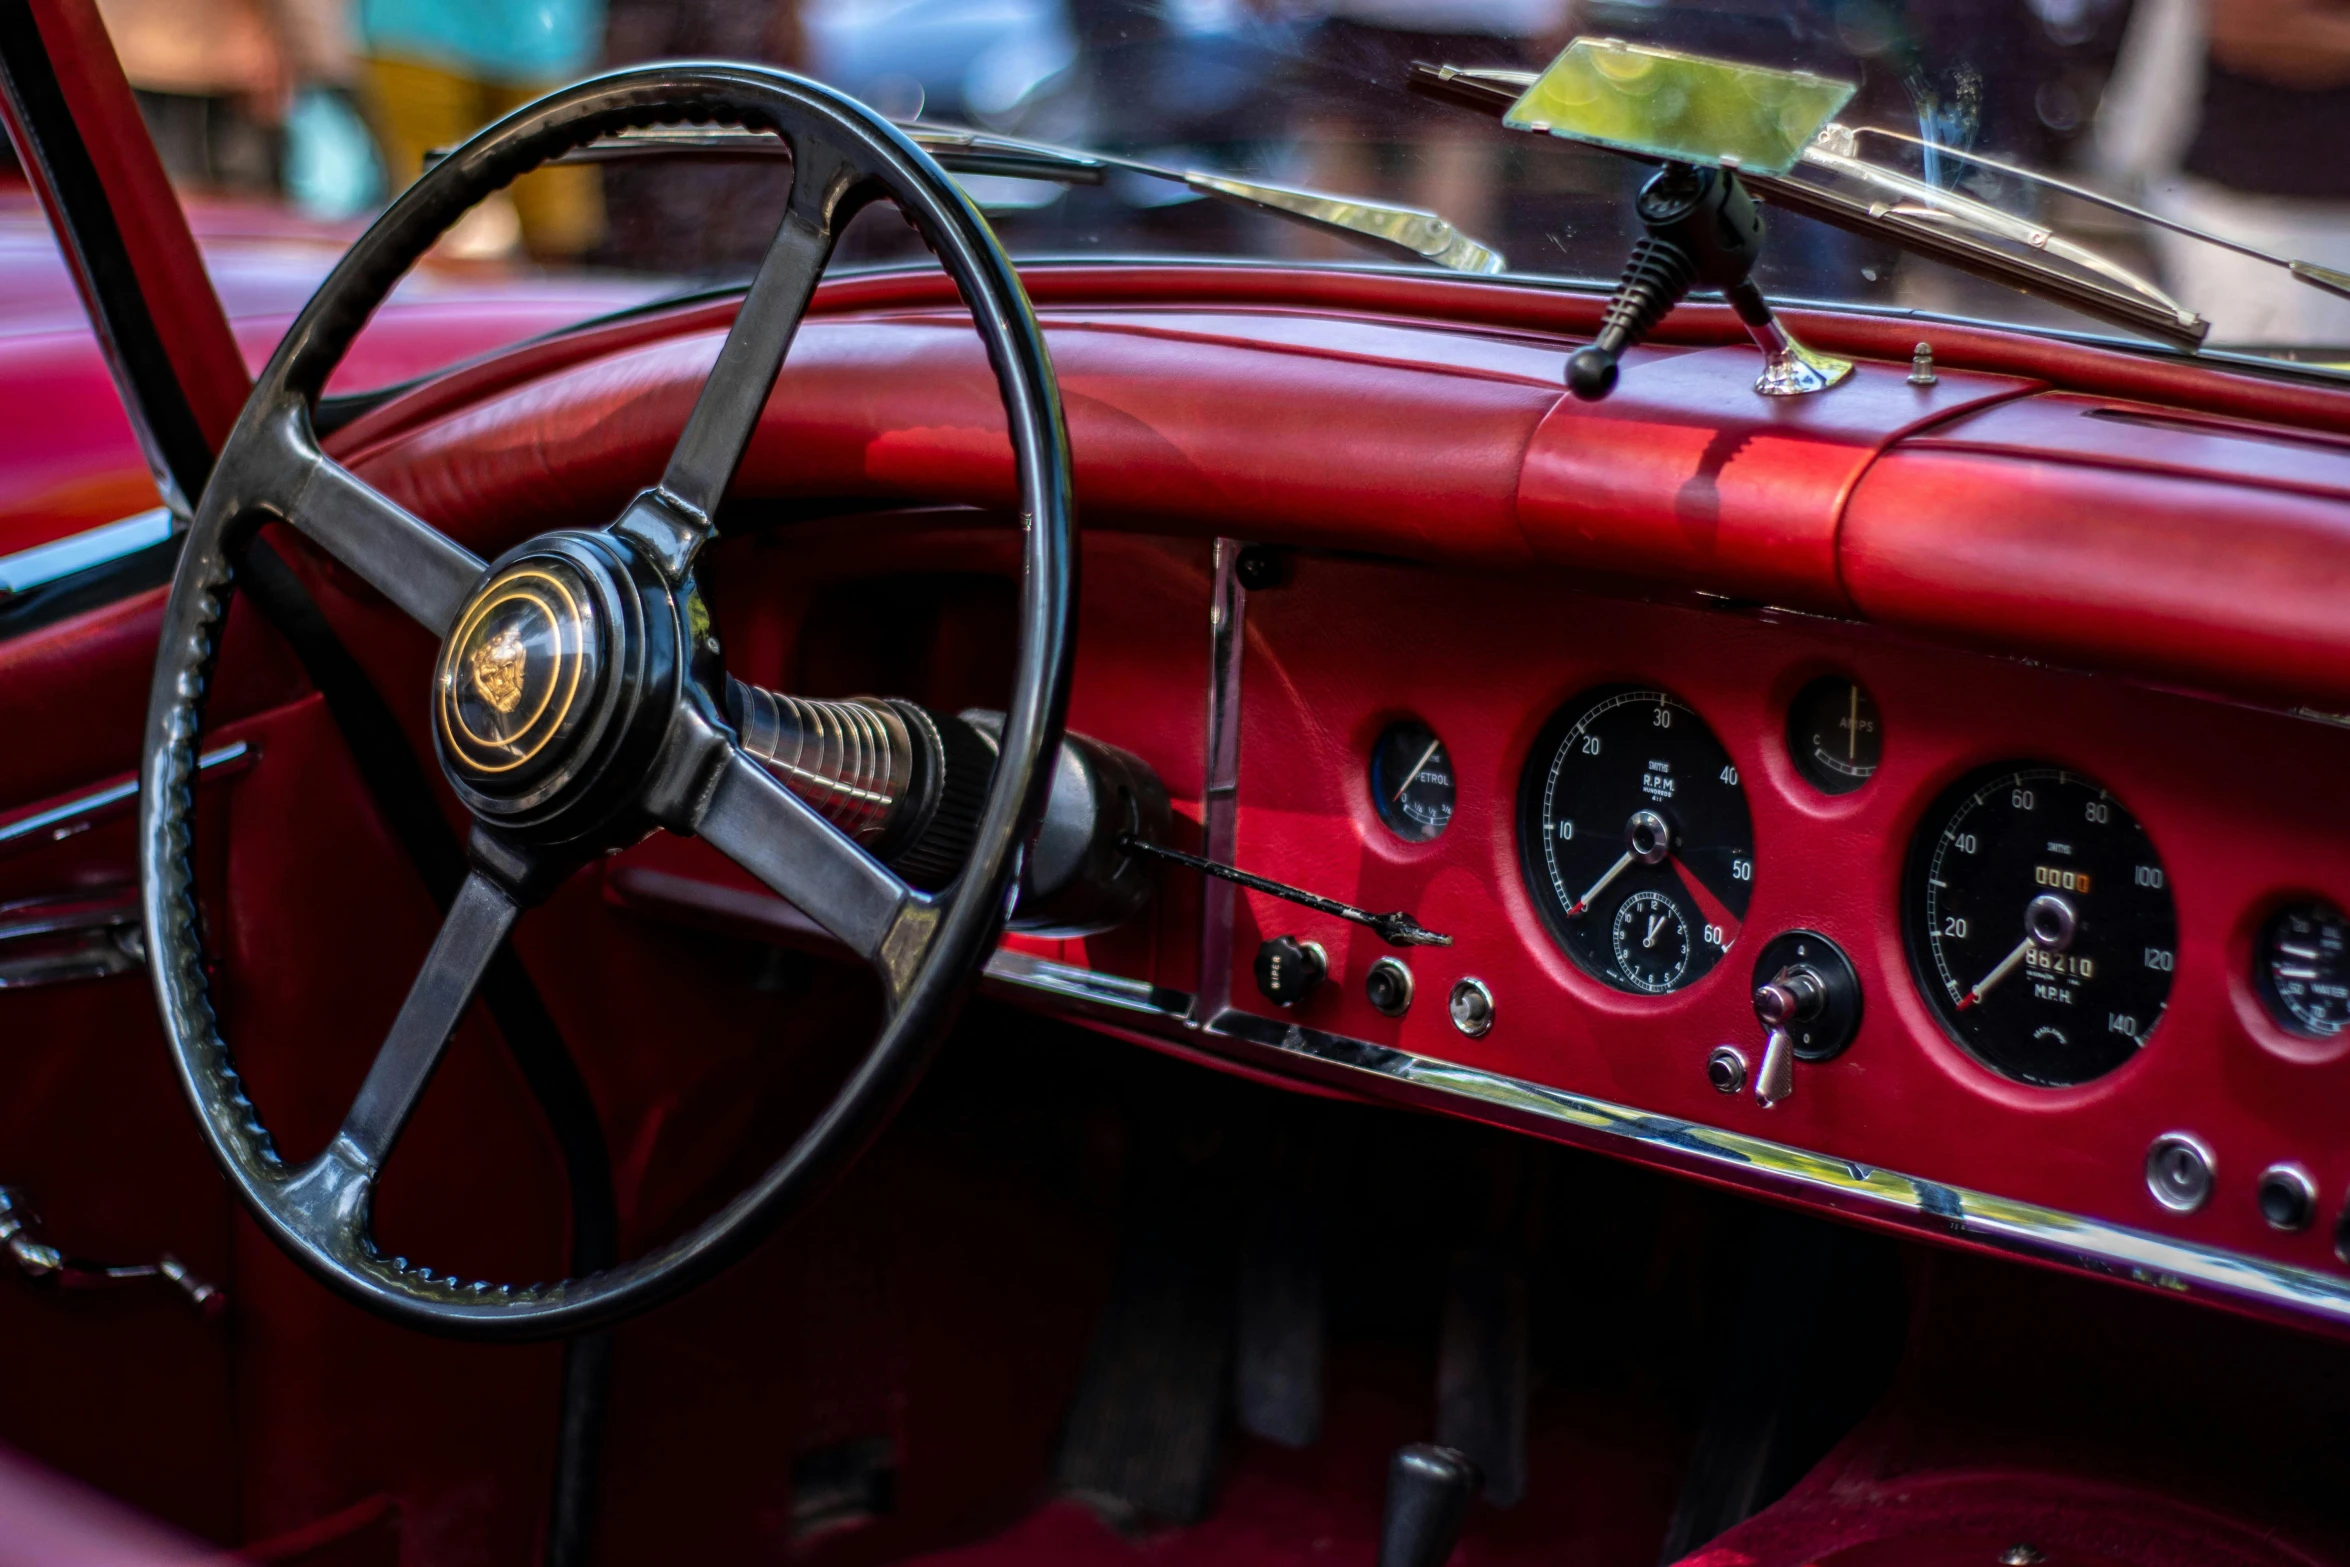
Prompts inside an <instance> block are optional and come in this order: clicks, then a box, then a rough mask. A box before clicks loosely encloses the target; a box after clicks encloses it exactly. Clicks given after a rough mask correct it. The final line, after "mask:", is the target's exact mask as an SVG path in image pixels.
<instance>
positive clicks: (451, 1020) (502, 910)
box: [335, 871, 521, 1174]
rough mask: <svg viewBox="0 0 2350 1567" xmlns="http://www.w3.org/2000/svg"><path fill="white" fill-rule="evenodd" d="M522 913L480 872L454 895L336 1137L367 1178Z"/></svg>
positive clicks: (396, 1135)
mask: <svg viewBox="0 0 2350 1567" xmlns="http://www.w3.org/2000/svg"><path fill="white" fill-rule="evenodd" d="M520 912H521V911H520V909H519V908H518V907H517V906H516V904H515V902H514V900H513V899H512V898H510V897H508V896H507V895H506V892H505V890H504V889H503V888H501V887H499V886H498V885H497V883H495V882H493V881H491V880H490V879H489V878H488V877H486V876H484V875H482V874H481V873H480V872H479V871H475V872H474V873H473V874H471V875H469V876H467V877H466V878H465V885H464V886H462V887H460V888H458V889H457V897H456V900H455V901H454V902H452V903H451V904H450V905H449V914H448V918H446V919H444V920H442V921H441V931H440V934H439V935H438V936H436V937H434V938H433V944H432V951H431V952H430V953H428V954H426V956H425V960H424V967H423V968H422V969H421V970H419V971H418V972H417V975H416V982H415V983H414V984H413V985H411V986H409V987H408V999H407V1000H406V1001H404V1002H402V1003H401V1004H400V1015H399V1016H398V1017H396V1018H394V1019H393V1020H392V1031H391V1032H390V1033H389V1034H388V1035H386V1036H385V1037H384V1042H383V1048H382V1049H380V1050H378V1051H377V1052H376V1054H375V1064H374V1065H372V1066H370V1067H369V1068H368V1069H367V1080H366V1081H365V1082H363V1083H361V1084H360V1085H359V1095H358V1097H357V1098H355V1099H353V1100H352V1101H351V1110H350V1113H349V1114H348V1115H345V1116H344V1117H343V1129H342V1130H341V1131H340V1132H338V1133H336V1134H335V1141H336V1143H337V1144H339V1145H341V1147H342V1149H343V1151H344V1152H345V1153H346V1154H347V1155H348V1156H350V1157H351V1159H352V1160H353V1161H354V1162H356V1163H357V1164H359V1165H360V1166H361V1167H362V1168H364V1169H366V1170H367V1171H368V1172H370V1173H371V1174H372V1173H373V1172H374V1171H376V1170H378V1169H380V1168H382V1165H383V1161H384V1159H385V1157H386V1156H387V1155H388V1154H390V1153H391V1151H392V1144H394V1143H395V1142H397V1141H399V1137H400V1129H401V1128H402V1127H403V1126H405V1125H407V1124H408V1115H409V1112H410V1111H412V1110H414V1109H415V1108H416V1101H417V1100H418V1098H420V1097H421V1096H422V1095H423V1093H424V1085H425V1084H426V1083H427V1082H429V1081H431V1079H432V1074H433V1069H434V1068H435V1067H437V1066H439V1065H440V1063H441V1052H442V1051H443V1050H445V1049H447V1048H448V1043H449V1035H450V1033H451V1032H452V1031H454V1030H455V1028H456V1027H457V1020H458V1019H459V1018H460V1017H463V1016H464V1015H465V1009H466V1007H467V1006H468V1005H470V1004H471V1003H472V1001H473V992H474V990H475V988H476V987H478V986H479V985H480V984H481V977H482V975H483V974H484V973H486V972H488V970H489V966H490V960H491V959H492V958H494V957H496V956H497V955H498V944H499V943H500V942H503V941H504V940H505V939H506V933H507V932H508V931H510V930H512V929H513V928H514V920H515V917H516V915H517V914H519V913H520Z"/></svg>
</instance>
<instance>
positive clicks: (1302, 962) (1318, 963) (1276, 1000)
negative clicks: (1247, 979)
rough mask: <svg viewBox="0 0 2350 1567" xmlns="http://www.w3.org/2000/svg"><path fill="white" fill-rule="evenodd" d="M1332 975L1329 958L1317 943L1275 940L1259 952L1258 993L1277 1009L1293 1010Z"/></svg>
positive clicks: (1286, 938)
mask: <svg viewBox="0 0 2350 1567" xmlns="http://www.w3.org/2000/svg"><path fill="white" fill-rule="evenodd" d="M1329 975H1330V954H1329V953H1327V952H1324V951H1323V950H1322V944H1321V943H1320V942H1318V941H1301V940H1299V939H1298V938H1297V937H1295V936H1275V937H1274V938H1273V939H1272V940H1270V941H1268V942H1265V943H1264V944H1263V945H1261V946H1259V947H1258V948H1257V993H1258V994H1259V995H1261V996H1263V997H1264V998H1265V999H1266V1000H1267V1001H1270V1002H1272V1003H1273V1004H1274V1005H1275V1006H1277V1007H1294V1006H1296V1005H1297V1004H1298V1003H1299V1002H1301V1001H1303V1000H1305V999H1306V997H1308V996H1310V995H1312V994H1313V993H1314V992H1315V991H1316V990H1317V989H1319V988H1320V987H1321V984H1322V981H1323V980H1325V979H1327V978H1328V977H1329Z"/></svg>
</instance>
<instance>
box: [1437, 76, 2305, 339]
mask: <svg viewBox="0 0 2350 1567" xmlns="http://www.w3.org/2000/svg"><path fill="white" fill-rule="evenodd" d="M1535 77H1536V73H1535V72H1532V71H1513V70H1486V69H1463V68H1461V67H1459V66H1452V65H1427V64H1419V63H1415V64H1414V65H1413V66H1412V72H1411V78H1410V83H1409V85H1410V87H1411V89H1412V90H1413V91H1414V92H1417V93H1420V94H1421V95H1423V96H1426V97H1431V98H1439V99H1442V100H1444V101H1445V102H1448V103H1453V104H1457V105H1459V106H1461V107H1463V108H1470V109H1475V110H1477V111H1479V112H1480V113H1484V114H1489V115H1491V116H1493V117H1494V118H1497V119H1498V118H1500V117H1501V116H1502V115H1503V114H1506V113H1507V112H1508V111H1509V108H1510V106H1511V105H1512V104H1514V103H1516V102H1517V100H1518V98H1519V96H1520V95H1521V94H1523V93H1524V92H1525V91H1526V89H1527V88H1528V87H1530V86H1532V85H1533V84H1534V81H1535ZM1836 133H1841V137H1839V136H1838V135H1837V134H1836ZM1852 134H1853V133H1851V132H1848V131H1845V130H1844V128H1843V127H1841V126H1831V127H1829V131H1828V132H1827V133H1823V135H1822V137H1821V138H1820V140H1819V141H1816V142H1814V143H1813V144H1811V145H1810V146H1807V147H1806V148H1805V149H1804V151H1803V154H1802V161H1803V163H1804V164H1805V165H1806V166H1809V167H1812V168H1817V169H1823V170H1826V171H1829V172H1833V173H1836V174H1840V175H1843V176H1845V177H1847V178H1852V179H1856V180H1861V181H1864V182H1865V183H1867V184H1868V185H1869V186H1871V187H1872V188H1874V189H1876V190H1878V191H1880V192H1883V193H1885V194H1887V195H1891V196H1895V197H1898V198H1899V199H1898V200H1895V201H1887V200H1881V199H1880V200H1862V199H1860V198H1858V197H1856V196H1853V195H1851V194H1849V193H1848V192H1845V191H1839V190H1835V189H1832V188H1830V187H1828V186H1826V185H1823V184H1821V183H1819V182H1818V181H1816V180H1809V179H1798V178H1795V177H1793V176H1790V175H1768V174H1756V173H1753V172H1750V171H1746V170H1741V171H1740V172H1739V175H1738V177H1739V179H1740V180H1741V181H1742V182H1744V184H1745V185H1746V187H1747V188H1748V189H1749V190H1751V191H1753V192H1754V194H1755V195H1756V196H1757V197H1759V198H1760V199H1762V200H1763V201H1765V202H1768V203H1769V204H1770V205H1772V206H1775V207H1779V208H1782V209H1784V210H1786V211H1789V212H1800V213H1802V214H1803V215H1804V216H1806V217H1810V218H1816V219H1818V220H1819V221H1820V222H1823V223H1827V224H1830V225H1832V226H1834V227H1836V228H1840V229H1843V230H1845V231H1846V232H1847V233H1851V234H1858V235H1862V236H1864V237H1868V238H1874V239H1890V240H1892V241H1893V242H1894V243H1895V244H1897V245H1899V246H1901V247H1902V248H1903V249H1905V250H1908V251H1911V252H1913V253H1914V254H1917V255H1921V256H1925V257H1928V258H1929V259H1932V260H1935V261H1940V262H1943V263H1945V264H1947V265H1949V266H1953V267H1956V268H1958V269H1959V270H1960V271H1963V272H1967V273H1970V274H1972V275H1973V276H1976V277H1980V278H1985V279H1988V280H1989V281H1991V282H1994V283H2000V284H2004V285H2006V286H2007V287H2010V288H2015V289H2020V290H2022V291H2024V292H2026V293H2033V294H2040V295H2043V296H2045V297H2047V298H2050V299H2053V300H2056V301H2057V302H2059V303H2061V304H2064V305H2066V306H2069V307H2070V308H2072V309H2074V310H2078V311H2080V312H2081V313H2082V314H2083V315H2088V316H2094V317H2096V318H2097V319H2098V320H2101V321H2107V322H2111V323H2113V324H2114V325H2117V326H2122V327H2126V328H2128V329H2130V330H2132V331H2137V332H2143V333H2145V334H2147V335H2148V336H2151V337H2159V338H2161V339H2163V340H2164V341H2166V342H2172V343H2176V344H2178V345H2180V346H2181V347H2184V348H2190V349H2191V348H2197V347H2200V346H2201V345H2202V342H2203V339H2204V336H2205V335H2206V334H2207V333H2208V332H2209V331H2210V330H2211V324H2210V323H2209V322H2207V321H2205V320H2204V319H2203V318H2202V317H2201V316H2199V315H2196V314H2195V313H2194V312H2192V311H2190V310H2188V309H2186V308H2185V307H2184V306H2182V305H2180V304H2179V303H2178V301H2176V300H2174V299H2172V298H2171V297H2170V296H2169V295H2168V294H2165V293H2164V292H2163V291H2162V290H2161V289H2159V288H2157V287H2156V286H2155V285H2154V284H2153V283H2151V282H2149V281H2147V280H2146V279H2144V278H2142V277H2139V276H2138V275H2137V274H2135V273H2133V272H2131V271H2130V270H2129V269H2128V268H2126V267H2123V266H2122V265H2121V264H2120V263H2118V262H2115V261H2113V260H2112V259H2110V258H2109V257H2106V256H2103V255H2100V254H2098V253H2097V252H2096V251H2093V250H2090V249H2089V248H2088V247H2086V246H2082V245H2078V244H2076V243H2074V242H2073V241H2070V240H2066V239H2064V238H2062V237H2061V236H2059V235H2056V234H2054V233H2052V232H2051V231H2050V230H2048V229H2046V228H2044V227H2042V226H2040V225H2038V224H2034V223H2031V222H2029V221H2027V220H2025V219H2022V218H2018V217H2016V216H2014V215H2013V214H2011V213H2006V212H2002V211H2000V210H1999V209H1998V208H1996V207H1993V206H1990V205H1988V204H1987V203H1984V202H1979V201H1976V200H1974V199H1973V198H1971V197H1966V196H1959V195H1956V194H1954V193H1952V192H1950V191H1945V190H1942V189H1941V188H1940V187H1938V186H1935V185H1931V184H1928V183H1927V182H1925V181H1923V180H1916V179H1912V178H1911V177H1910V176H1908V175H1905V174H1902V173H1901V172H1900V171H1899V170H1895V169H1888V168H1885V167H1884V166H1882V165H1880V164H1875V163H1871V162H1869V161H1868V160H1866V159H1863V158H1860V157H1858V156H1856V155H1854V154H1853V153H1851V152H1849V151H1839V150H1838V147H1837V143H1838V141H1839V140H1840V139H1842V138H1849V137H1850V136H1851V135H1852ZM1878 134H1887V135H1897V134H1898V133H1895V132H1882V133H1878ZM1594 145H1597V144H1596V143H1595V144H1594ZM1608 150H1609V151H1611V152H1617V153H1618V154H1619V156H1624V157H1630V158H1633V159H1635V160H1636V161H1640V162H1657V161H1661V160H1657V159H1653V158H1643V157H1641V156H1640V155H1639V154H1637V153H1626V152H1622V151H1621V149H1617V148H1609V149H1608ZM2001 242H2004V243H2001ZM2010 246H2014V247H2019V248H2014V249H2011V248H2008V247H2010ZM2051 257H2053V258H2056V259H2055V260H2051V259H2048V258H2051ZM2059 261H2061V262H2062V263H2063V265H2059V264H2058V262H2059ZM2083 273H2087V274H2088V275H2087V276H2084V275H2082V274H2083ZM2312 281H2315V280H2314V279H2313V280H2312ZM2345 281H2350V280H2345ZM2320 286H2324V285H2323V284H2320Z"/></svg>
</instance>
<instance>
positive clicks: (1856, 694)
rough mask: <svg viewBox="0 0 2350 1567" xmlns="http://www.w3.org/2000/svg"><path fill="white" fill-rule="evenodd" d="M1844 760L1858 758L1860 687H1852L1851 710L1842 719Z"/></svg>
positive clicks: (1853, 760)
mask: <svg viewBox="0 0 2350 1567" xmlns="http://www.w3.org/2000/svg"><path fill="white" fill-rule="evenodd" d="M1844 760H1846V761H1848V762H1857V761H1859V760H1860V687H1859V686H1857V685H1856V686H1854V687H1853V688H1852V710H1851V712H1850V713H1848V714H1847V715H1846V717H1845V719H1844Z"/></svg>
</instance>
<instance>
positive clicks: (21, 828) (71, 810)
mask: <svg viewBox="0 0 2350 1567" xmlns="http://www.w3.org/2000/svg"><path fill="white" fill-rule="evenodd" d="M251 750H252V747H250V746H248V745H247V744H246V743H245V742H244V741H242V740H238V741H234V742H232V743H230V744H228V745H224V746H221V747H219V748H218V749H216V750H211V751H207V752H205V753H204V754H203V755H202V756H201V757H199V758H197V760H196V766H197V768H198V769H199V770H200V771H203V772H211V771H212V770H213V769H215V768H219V767H226V766H228V765H229V764H230V763H232V762H239V761H243V760H244V759H245V757H246V756H247V755H248V754H249V753H250V752H251ZM138 797H139V780H138V779H137V778H135V777H133V778H125V779H123V780H122V781H121V782H120V783H111V784H107V785H105V786H104V787H103V788H98V789H92V790H91V791H90V792H89V793H88V794H82V795H76V796H75V797H74V798H72V799H70V800H67V801H65V802H64V803H63V804H61V805H52V806H50V807H49V808H48V809H47V810H45V811H35V812H34V813H33V814H32V815H30V816H25V817H19V818H18V819H17V820H15V821H12V822H8V823H5V824H0V850H5V849H7V848H8V847H9V846H10V845H12V844H16V843H21V842H22V841H24V840H25V839H27V838H37V837H40V836H42V835H43V834H45V833H46V834H48V835H50V836H53V837H58V838H67V837H71V836H72V835H73V834H74V832H76V831H77V830H79V829H80V828H82V827H84V826H87V825H88V824H89V823H90V822H93V821H95V820H97V819H98V818H99V817H101V816H104V815H108V814H110V813H111V812H113V811H115V810H118V809H121V808H122V807H124V806H127V805H129V804H130V803H131V802H132V801H133V800H136V799H137V798H138Z"/></svg>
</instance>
